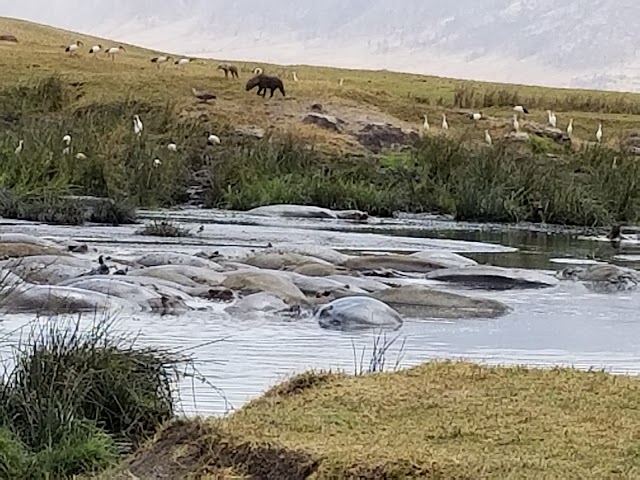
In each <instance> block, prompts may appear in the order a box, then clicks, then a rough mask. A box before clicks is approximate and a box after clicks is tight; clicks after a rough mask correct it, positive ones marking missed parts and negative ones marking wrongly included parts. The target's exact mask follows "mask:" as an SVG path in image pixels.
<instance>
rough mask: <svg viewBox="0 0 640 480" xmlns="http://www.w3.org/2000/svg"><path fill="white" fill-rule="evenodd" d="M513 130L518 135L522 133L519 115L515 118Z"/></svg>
mask: <svg viewBox="0 0 640 480" xmlns="http://www.w3.org/2000/svg"><path fill="white" fill-rule="evenodd" d="M513 130H514V131H515V132H516V133H518V132H519V131H520V122H519V121H518V114H515V115H514V116H513Z"/></svg>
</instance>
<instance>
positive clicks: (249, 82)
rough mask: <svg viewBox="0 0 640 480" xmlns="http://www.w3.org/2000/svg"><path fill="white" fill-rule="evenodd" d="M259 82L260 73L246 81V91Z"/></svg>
mask: <svg viewBox="0 0 640 480" xmlns="http://www.w3.org/2000/svg"><path fill="white" fill-rule="evenodd" d="M259 84H260V75H258V76H255V77H253V78H251V79H249V81H248V82H247V86H246V91H247V92H248V91H249V90H251V89H252V88H256V87H257V86H258V85H259Z"/></svg>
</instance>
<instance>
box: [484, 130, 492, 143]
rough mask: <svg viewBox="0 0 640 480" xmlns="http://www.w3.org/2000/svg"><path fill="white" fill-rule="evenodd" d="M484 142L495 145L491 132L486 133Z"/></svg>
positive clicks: (486, 131)
mask: <svg viewBox="0 0 640 480" xmlns="http://www.w3.org/2000/svg"><path fill="white" fill-rule="evenodd" d="M484 141H485V142H487V144H488V145H493V139H492V138H491V134H489V130H485V131H484Z"/></svg>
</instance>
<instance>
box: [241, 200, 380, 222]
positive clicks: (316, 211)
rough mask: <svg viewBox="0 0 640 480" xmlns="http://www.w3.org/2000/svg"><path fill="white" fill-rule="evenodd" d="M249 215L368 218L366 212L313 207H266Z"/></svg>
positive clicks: (249, 212)
mask: <svg viewBox="0 0 640 480" xmlns="http://www.w3.org/2000/svg"><path fill="white" fill-rule="evenodd" d="M246 213H247V214H248V215H259V216H262V217H283V218H317V219H327V220H338V219H342V220H356V221H363V219H366V218H368V215H367V213H366V212H361V211H359V210H338V211H334V210H329V209H328V208H322V207H314V206H312V205H288V204H278V205H266V206H264V207H258V208H254V209H252V210H249V211H247V212H246Z"/></svg>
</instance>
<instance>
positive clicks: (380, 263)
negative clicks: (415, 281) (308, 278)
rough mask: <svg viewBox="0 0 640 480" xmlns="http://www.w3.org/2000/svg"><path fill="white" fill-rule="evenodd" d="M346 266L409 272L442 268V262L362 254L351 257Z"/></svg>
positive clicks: (409, 257)
mask: <svg viewBox="0 0 640 480" xmlns="http://www.w3.org/2000/svg"><path fill="white" fill-rule="evenodd" d="M344 266H345V267H347V268H349V269H351V270H356V271H360V272H363V271H364V272H370V271H373V272H377V271H381V270H389V271H398V272H407V273H428V272H432V271H434V270H437V269H439V268H441V267H440V262H437V261H431V260H425V259H423V258H419V257H411V256H409V255H362V256H358V257H352V258H350V259H349V260H347V261H346V262H345V263H344Z"/></svg>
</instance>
